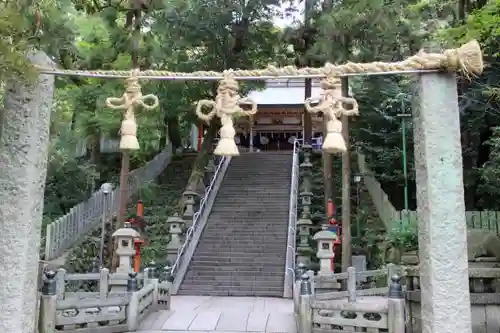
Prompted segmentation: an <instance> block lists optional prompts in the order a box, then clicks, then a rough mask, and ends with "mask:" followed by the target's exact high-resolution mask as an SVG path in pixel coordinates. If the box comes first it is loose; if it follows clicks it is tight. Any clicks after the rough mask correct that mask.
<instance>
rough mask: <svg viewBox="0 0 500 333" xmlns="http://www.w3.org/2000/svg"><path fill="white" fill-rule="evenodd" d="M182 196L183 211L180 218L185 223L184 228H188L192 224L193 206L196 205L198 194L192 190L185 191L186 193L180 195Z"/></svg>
mask: <svg viewBox="0 0 500 333" xmlns="http://www.w3.org/2000/svg"><path fill="white" fill-rule="evenodd" d="M182 196H183V197H184V205H185V210H184V213H183V214H182V218H183V219H184V221H186V224H187V225H186V227H187V228H189V227H190V226H191V224H192V223H193V215H194V205H195V204H196V200H195V198H196V197H197V196H198V193H196V192H195V191H193V190H190V189H187V190H186V191H184V193H182Z"/></svg>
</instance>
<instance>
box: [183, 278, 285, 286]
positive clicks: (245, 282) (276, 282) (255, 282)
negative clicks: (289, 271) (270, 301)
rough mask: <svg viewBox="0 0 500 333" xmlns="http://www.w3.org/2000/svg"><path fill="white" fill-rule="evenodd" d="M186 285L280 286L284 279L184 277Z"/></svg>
mask: <svg viewBox="0 0 500 333" xmlns="http://www.w3.org/2000/svg"><path fill="white" fill-rule="evenodd" d="M183 282H184V283H185V287H188V286H189V285H192V286H208V285H211V286H213V287H223V288H224V287H268V288H279V287H283V283H284V279H283V277H281V278H280V279H267V280H266V278H265V277H260V278H259V277H253V278H252V279H247V278H244V279H241V278H238V277H236V278H235V277H230V276H229V277H227V276H224V277H220V276H219V277H214V278H211V279H210V280H209V279H186V278H185V279H184V281H183Z"/></svg>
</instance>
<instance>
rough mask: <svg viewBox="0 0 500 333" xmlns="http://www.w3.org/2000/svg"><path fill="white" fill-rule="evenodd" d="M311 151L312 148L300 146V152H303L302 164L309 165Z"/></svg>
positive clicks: (306, 145)
mask: <svg viewBox="0 0 500 333" xmlns="http://www.w3.org/2000/svg"><path fill="white" fill-rule="evenodd" d="M312 150H313V146H311V145H308V144H305V145H303V146H302V151H303V152H304V163H302V164H311V153H312ZM311 167H312V165H311Z"/></svg>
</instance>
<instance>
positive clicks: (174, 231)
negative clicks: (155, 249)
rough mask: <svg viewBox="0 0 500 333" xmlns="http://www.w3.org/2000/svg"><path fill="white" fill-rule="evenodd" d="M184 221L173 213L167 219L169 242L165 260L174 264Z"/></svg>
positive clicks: (180, 244)
mask: <svg viewBox="0 0 500 333" xmlns="http://www.w3.org/2000/svg"><path fill="white" fill-rule="evenodd" d="M184 223H185V221H184V220H183V219H182V218H180V217H179V214H177V213H175V214H174V216H170V217H169V218H168V219H167V225H168V231H169V233H170V242H168V244H167V260H168V261H170V262H174V261H175V259H176V257H177V251H178V250H179V249H180V247H181V246H182V243H181V242H182V241H181V234H182V229H183V227H184Z"/></svg>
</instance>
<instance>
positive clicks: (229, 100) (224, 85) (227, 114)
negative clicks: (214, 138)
mask: <svg viewBox="0 0 500 333" xmlns="http://www.w3.org/2000/svg"><path fill="white" fill-rule="evenodd" d="M233 73H234V72H233V71H225V72H224V73H223V75H224V78H223V79H222V80H221V81H220V83H219V87H218V88H217V96H216V97H215V101H210V100H205V99H204V100H200V101H198V103H197V105H196V115H197V116H198V118H199V119H201V120H203V121H205V122H206V123H209V122H210V121H211V120H212V119H213V118H214V117H215V116H217V117H219V118H220V121H221V124H222V127H221V129H220V140H219V143H218V144H217V147H216V148H215V150H214V154H215V155H220V156H238V155H239V154H240V153H239V151H238V147H237V146H236V142H235V141H234V136H235V135H236V130H235V129H234V122H233V117H234V116H235V115H237V114H238V115H240V114H241V115H244V116H252V115H254V114H256V113H257V104H256V103H255V102H253V101H252V100H250V99H248V98H241V97H240V96H239V95H238V88H239V86H238V82H236V80H235V79H234V77H233ZM242 104H247V105H251V109H250V110H248V111H246V110H243V109H242V108H241V105H242ZM204 109H206V110H208V113H204V112H203V110H204Z"/></svg>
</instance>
